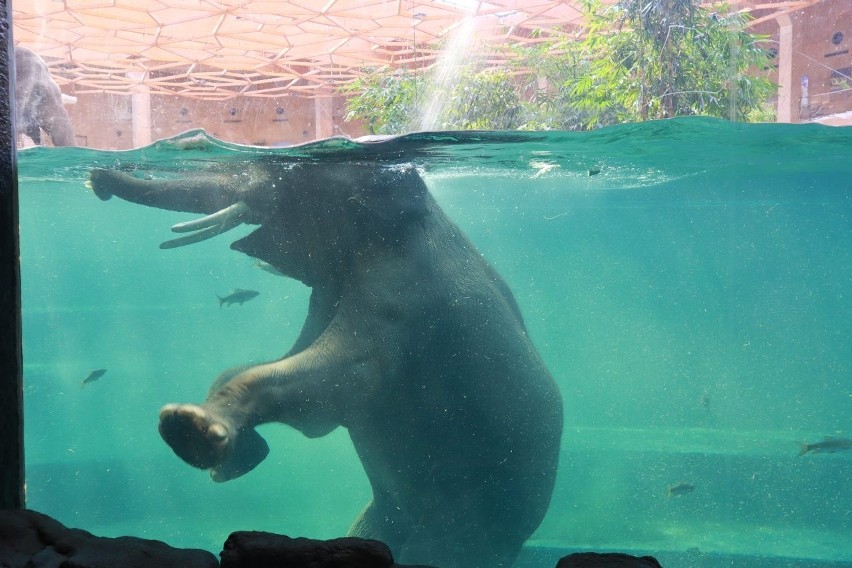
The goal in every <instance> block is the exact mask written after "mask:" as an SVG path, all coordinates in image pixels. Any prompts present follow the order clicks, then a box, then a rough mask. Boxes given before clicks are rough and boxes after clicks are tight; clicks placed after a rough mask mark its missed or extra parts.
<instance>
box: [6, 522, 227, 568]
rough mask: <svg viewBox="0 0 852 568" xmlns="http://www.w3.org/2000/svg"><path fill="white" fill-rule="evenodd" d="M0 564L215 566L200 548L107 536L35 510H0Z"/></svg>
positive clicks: (11, 567) (27, 567)
mask: <svg viewBox="0 0 852 568" xmlns="http://www.w3.org/2000/svg"><path fill="white" fill-rule="evenodd" d="M0 566H2V567H3V568H60V567H61V568H113V567H115V568H119V567H120V568H216V567H218V566H219V563H218V562H217V561H216V557H215V556H213V555H212V554H210V553H209V552H207V551H204V550H192V549H180V548H172V547H171V546H169V545H167V544H165V543H163V542H160V541H158V540H146V539H141V538H136V537H130V536H122V537H118V538H107V537H99V536H95V535H93V534H91V533H89V532H86V531H84V530H80V529H69V528H67V527H66V526H65V525H63V524H62V523H60V522H59V521H56V520H55V519H52V518H50V517H48V516H47V515H43V514H41V513H37V512H35V511H29V510H26V509H23V510H9V511H0Z"/></svg>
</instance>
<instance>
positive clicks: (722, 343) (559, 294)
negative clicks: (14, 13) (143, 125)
mask: <svg viewBox="0 0 852 568" xmlns="http://www.w3.org/2000/svg"><path fill="white" fill-rule="evenodd" d="M270 154H273V155H280V156H282V157H283V158H287V159H289V158H299V159H305V160H325V161H341V160H344V161H345V160H353V159H359V160H363V159H370V160H375V161H378V162H382V163H389V164H391V163H415V164H417V165H418V166H419V167H420V168H421V169H422V171H423V176H424V179H425V180H426V182H427V184H428V185H429V187H430V189H431V191H432V192H433V193H434V194H435V196H436V198H437V199H438V201H439V203H440V204H441V205H442V206H443V207H444V209H445V210H446V211H447V213H448V215H449V216H450V217H451V218H452V219H453V220H455V221H456V222H457V223H458V224H459V225H460V226H461V227H462V228H463V230H464V231H465V232H466V233H467V234H468V236H469V237H470V238H471V239H472V240H473V241H474V243H475V244H476V245H477V246H478V247H479V249H480V250H481V251H482V253H483V254H484V255H485V256H486V257H487V258H488V259H489V261H490V262H491V263H492V264H493V265H494V266H495V267H496V268H497V269H498V271H499V272H501V273H502V275H503V276H504V278H505V279H506V280H507V282H508V283H509V284H510V286H511V287H512V289H513V291H514V293H515V296H516V298H517V299H518V302H519V303H520V305H521V308H522V310H523V312H524V316H525V319H526V322H527V327H528V329H529V332H530V335H531V337H532V339H533V341H534V343H535V344H536V346H537V347H538V349H539V351H540V352H541V354H542V357H543V358H544V360H545V361H546V363H547V364H548V366H549V368H550V370H551V372H552V374H553V375H554V377H555V378H556V380H557V382H558V383H559V386H560V389H561V392H562V395H563V398H564V404H565V434H564V439H563V449H562V457H561V463H560V470H559V477H558V480H557V487H556V491H555V493H554V496H553V500H552V503H551V508H550V511H549V513H548V516H547V518H546V519H545V521H544V523H543V524H542V526H541V527H540V529H539V531H538V532H537V533H536V535H535V536H534V538H533V539H532V541H531V542H530V545H531V546H532V547H535V548H538V549H541V550H553V551H561V550H570V549H586V550H628V551H641V552H642V553H651V554H655V555H657V556H658V557H660V558H661V559H662V558H665V557H666V555H667V554H668V555H670V557H672V558H674V556H671V555H677V554H679V555H681V556H679V557H678V558H684V559H686V560H685V561H684V562H688V563H689V565H694V566H717V565H718V566H722V565H725V566H730V565H732V561H731V560H730V558H740V559H744V558H752V559H761V560H762V561H765V562H769V563H776V565H791V566H795V565H804V564H803V562H805V561H807V560H810V561H813V562H815V563H819V562H822V563H825V565H828V564H827V563H830V562H852V541H850V539H849V538H848V535H849V534H852V495H850V487H849V481H848V480H849V479H850V478H852V450H847V451H843V452H837V453H832V454H829V453H820V454H813V453H808V454H806V455H804V456H799V455H798V453H799V447H800V446H799V443H800V442H809V443H813V442H817V441H820V440H822V439H823V437H824V436H826V435H829V436H836V437H844V438H852V353H851V352H850V350H852V287H850V284H851V283H852V130H850V129H839V128H838V129H831V128H827V127H821V126H814V125H810V126H802V125H737V124H729V123H725V122H718V121H711V120H702V119H690V120H674V121H666V122H654V123H645V124H640V125H625V126H620V127H614V128H609V129H604V130H600V131H596V132H592V133H514V132H512V133H453V134H446V133H444V134H415V135H409V136H406V137H403V138H398V139H393V140H388V141H384V142H374V143H369V144H355V143H352V142H346V141H342V140H331V141H325V142H319V143H315V144H311V145H307V146H301V147H297V148H289V149H287V148H285V149H275V150H269V149H259V148H249V147H241V146H234V145H229V144H225V143H222V142H219V141H216V140H213V139H208V138H206V137H204V136H203V135H201V134H199V133H189V134H187V135H184V136H183V137H177V138H175V139H172V140H166V141H161V142H158V143H156V144H154V145H153V146H151V147H148V148H145V149H140V150H134V151H128V152H105V151H95V150H88V149H81V148H64V149H54V148H49V149H48V148H34V149H29V150H25V151H22V152H21V153H20V157H19V162H20V163H19V166H20V176H21V183H20V203H21V264H22V287H23V321H24V372H25V413H26V414H25V419H26V458H27V499H28V506H30V507H31V508H34V509H37V510H40V511H43V512H45V513H48V514H50V515H53V516H55V517H56V518H58V519H59V520H60V521H62V522H64V523H66V524H69V525H72V526H76V527H80V528H85V529H87V530H89V531H92V532H95V533H97V534H101V535H107V536H115V535H121V534H133V535H136V536H143V537H148V538H156V539H160V540H165V541H166V542H169V543H170V544H172V545H175V546H185V547H190V546H192V547H203V548H208V549H210V550H212V551H214V552H218V551H219V550H220V549H221V544H222V542H223V541H224V539H225V538H226V537H227V535H228V534H229V533H230V532H231V531H234V530H246V529H257V530H269V531H274V532H279V533H285V534H290V535H294V536H295V535H302V536H310V537H315V538H330V537H334V536H340V535H342V534H344V533H345V532H346V530H347V529H348V527H349V524H350V523H351V521H352V520H353V518H354V517H355V516H356V514H357V513H358V512H359V511H360V509H361V508H362V507H363V505H364V504H365V503H366V502H367V500H368V498H369V486H368V484H367V480H366V477H365V476H364V474H363V471H362V470H361V466H360V463H359V462H358V459H357V457H356V456H355V453H354V450H352V448H351V445H350V442H349V440H348V437H347V436H346V433H345V431H343V430H342V429H338V430H337V431H335V432H334V433H333V434H331V435H329V436H327V437H325V438H321V439H315V440H308V439H305V438H303V437H302V436H301V435H300V434H298V433H297V432H295V431H294V430H290V429H289V428H287V427H284V426H281V425H266V426H263V427H261V433H262V434H263V436H264V437H266V438H267V440H268V441H269V443H270V446H271V452H270V455H269V457H268V458H267V460H266V461H265V462H264V463H262V464H261V465H260V466H259V467H258V468H257V469H256V470H255V471H253V472H252V473H250V474H249V475H246V476H244V477H242V478H239V479H237V480H234V481H231V482H228V483H225V484H214V483H213V482H211V481H210V479H209V477H208V475H207V474H206V473H205V472H203V471H198V470H195V469H192V468H190V467H189V466H187V465H186V464H184V463H183V462H181V461H180V460H179V459H178V458H177V457H175V455H174V454H173V453H172V451H171V450H170V449H169V448H168V447H167V446H166V445H165V444H164V443H163V442H162V440H161V439H160V437H159V435H158V433H157V413H158V411H159V408H160V407H161V406H162V405H163V404H165V403H168V402H178V401H179V402H188V401H200V400H202V399H203V397H204V395H205V393H206V391H207V388H208V386H209V384H210V382H211V381H212V380H213V379H214V378H215V377H216V376H217V375H218V373H219V372H220V371H221V370H223V369H225V368H228V367H231V366H234V365H237V364H245V363H251V362H261V361H265V360H270V359H274V358H277V357H279V356H280V355H281V354H283V353H284V352H285V351H286V350H287V349H288V348H289V347H290V344H291V343H292V341H293V340H294V339H295V337H296V335H297V333H298V331H299V329H300V326H301V324H302V321H303V319H304V316H305V313H306V309H307V299H308V289H307V288H305V287H304V286H302V285H301V284H299V283H298V282H295V281H292V280H285V279H282V278H280V277H277V276H274V275H272V274H269V273H267V272H265V271H263V270H259V269H258V267H257V266H255V265H254V263H253V261H252V259H250V258H248V257H245V256H242V255H240V254H239V253H236V252H233V251H231V250H229V248H228V245H229V244H230V242H232V241H233V240H236V238H238V236H240V235H242V234H245V233H246V232H248V231H249V230H250V229H237V230H235V231H234V232H232V233H231V234H229V235H226V236H220V237H218V238H216V239H212V240H210V241H206V242H204V243H200V244H197V245H194V246H191V247H185V248H181V249H175V250H165V251H164V250H160V249H159V248H158V245H159V243H160V242H162V241H164V240H167V239H169V238H171V236H172V234H171V232H170V231H169V227H171V225H173V224H175V223H177V222H181V221H186V220H188V219H190V218H192V215H187V214H181V213H173V212H168V211H162V210H157V209H149V208H145V207H141V206H138V205H133V204H129V203H125V202H121V201H120V200H118V199H113V200H111V201H109V202H101V201H99V200H98V199H97V198H96V197H95V196H94V195H93V194H92V193H91V192H90V191H89V190H88V189H87V188H86V186H85V182H86V179H87V175H88V171H89V170H90V169H91V168H92V167H113V166H122V167H128V166H131V165H132V166H134V167H136V168H138V169H140V170H142V171H143V172H144V171H151V172H162V171H168V172H182V171H187V170H200V169H204V168H208V167H211V166H212V165H216V164H221V163H223V162H229V163H232V164H233V163H240V162H249V161H252V160H256V159H258V158H259V157H261V156H263V157H268V156H269V155H270ZM283 158H282V159H283ZM238 232H239V235H238ZM233 288H250V289H254V290H257V291H259V292H260V295H259V296H258V297H257V298H255V299H253V300H251V301H249V302H247V303H245V304H244V305H242V306H239V305H233V306H230V307H226V308H221V309H220V308H219V302H218V300H217V299H216V295H217V294H218V295H224V294H225V293H227V292H229V291H230V290H231V289H233ZM100 368H104V369H107V372H106V374H105V375H104V376H103V377H102V378H101V379H99V380H98V381H96V382H93V383H90V384H87V385H86V386H85V387H83V388H81V386H80V385H81V382H82V380H83V379H84V378H85V377H86V376H87V375H88V374H89V373H90V372H91V371H92V370H95V369H100ZM681 482H683V483H688V484H691V485H693V486H694V488H695V490H694V491H692V492H690V493H687V494H684V495H678V496H674V497H670V496H669V495H668V488H669V487H671V486H673V485H675V484H677V483H681ZM741 562H742V563H740V564H739V565H743V566H748V565H749V562H748V561H745V560H741ZM784 562H786V563H789V564H783V563H784ZM733 563H734V565H736V562H733ZM664 565H665V562H664ZM683 565H686V564H683ZM752 565H754V564H752Z"/></svg>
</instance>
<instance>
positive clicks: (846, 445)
mask: <svg viewBox="0 0 852 568" xmlns="http://www.w3.org/2000/svg"><path fill="white" fill-rule="evenodd" d="M801 446H802V449H801V450H800V451H799V455H800V456H803V455H805V454H807V453H812V454H822V453H825V454H833V453H834V452H842V451H843V450H848V449H852V440H850V439H849V438H835V437H833V436H826V437H825V438H823V440H822V442H814V443H813V444H806V443H804V442H802V443H801Z"/></svg>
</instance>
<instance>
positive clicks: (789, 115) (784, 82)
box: [775, 14, 793, 122]
mask: <svg viewBox="0 0 852 568" xmlns="http://www.w3.org/2000/svg"><path fill="white" fill-rule="evenodd" d="M775 21H776V22H778V30H779V33H778V117H777V118H776V122H793V22H792V21H790V15H789V14H781V15H780V16H778V17H777V18H776V20H775Z"/></svg>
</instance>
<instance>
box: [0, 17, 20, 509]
mask: <svg viewBox="0 0 852 568" xmlns="http://www.w3.org/2000/svg"><path fill="white" fill-rule="evenodd" d="M14 49H15V48H14V44H13V43H12V6H11V3H10V2H9V1H8V0H0V509H19V508H22V507H23V506H24V437H23V427H24V426H23V394H22V393H23V388H22V360H21V272H20V265H19V263H18V250H19V249H18V172H17V169H18V168H17V158H16V155H15V152H16V148H15V126H14V117H15V96H14V95H15V88H14V65H15V52H14Z"/></svg>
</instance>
